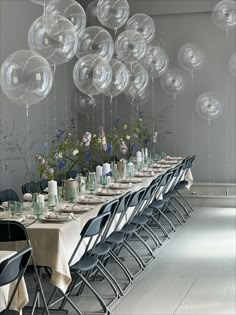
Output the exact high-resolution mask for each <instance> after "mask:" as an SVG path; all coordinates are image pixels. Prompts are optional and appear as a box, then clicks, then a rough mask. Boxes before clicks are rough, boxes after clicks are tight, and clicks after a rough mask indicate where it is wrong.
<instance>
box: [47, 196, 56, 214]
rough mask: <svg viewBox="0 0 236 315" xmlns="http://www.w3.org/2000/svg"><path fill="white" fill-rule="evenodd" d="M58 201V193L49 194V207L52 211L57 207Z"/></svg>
mask: <svg viewBox="0 0 236 315" xmlns="http://www.w3.org/2000/svg"><path fill="white" fill-rule="evenodd" d="M57 202H58V199H57V195H48V208H49V209H50V210H51V211H54V210H55V209H56V207H57Z"/></svg>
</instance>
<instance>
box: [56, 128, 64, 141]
mask: <svg viewBox="0 0 236 315" xmlns="http://www.w3.org/2000/svg"><path fill="white" fill-rule="evenodd" d="M64 134H65V131H64V130H62V129H57V130H56V138H57V141H60V140H61V139H62V138H63V137H64Z"/></svg>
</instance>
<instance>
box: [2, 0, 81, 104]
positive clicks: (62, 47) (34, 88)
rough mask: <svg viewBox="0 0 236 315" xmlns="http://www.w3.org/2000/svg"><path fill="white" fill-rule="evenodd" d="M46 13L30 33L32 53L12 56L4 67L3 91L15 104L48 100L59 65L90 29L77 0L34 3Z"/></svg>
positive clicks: (73, 50)
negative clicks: (85, 31) (56, 68)
mask: <svg viewBox="0 0 236 315" xmlns="http://www.w3.org/2000/svg"><path fill="white" fill-rule="evenodd" d="M31 1H32V2H34V3H36V4H40V5H43V6H44V13H43V15H42V16H40V17H39V18H38V19H36V21H34V22H33V23H32V25H31V27H30V29H29V32H28V45H29V48H30V50H27V51H25V50H23V51H17V52H15V53H13V54H12V55H10V56H9V57H8V58H7V59H6V60H5V62H4V63H3V65H2V67H1V88H2V90H3V92H4V93H5V94H6V96H7V97H8V98H9V99H10V100H11V101H12V102H15V103H18V104H23V105H25V106H26V107H27V109H28V108H29V106H31V105H33V104H36V103H39V102H40V101H42V100H43V99H44V98H46V97H47V96H48V94H49V92H50V90H51V88H52V86H53V79H54V76H53V71H52V68H54V72H55V67H56V66H57V65H61V64H64V63H66V62H68V61H70V60H71V59H72V58H73V57H74V56H75V54H76V52H77V47H78V36H79V34H80V33H81V32H82V31H83V30H84V29H85V27H86V14H85V12H84V9H83V8H82V6H81V5H80V4H79V3H78V2H77V1H76V0H67V1H64V0H31Z"/></svg>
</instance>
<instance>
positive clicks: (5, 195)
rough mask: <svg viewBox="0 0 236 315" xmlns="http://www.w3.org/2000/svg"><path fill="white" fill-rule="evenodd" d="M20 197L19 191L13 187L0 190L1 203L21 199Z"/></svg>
mask: <svg viewBox="0 0 236 315" xmlns="http://www.w3.org/2000/svg"><path fill="white" fill-rule="evenodd" d="M19 200H20V198H19V196H18V195H17V193H16V192H15V191H14V190H12V189H6V190H3V191H0V204H1V203H3V202H5V201H19Z"/></svg>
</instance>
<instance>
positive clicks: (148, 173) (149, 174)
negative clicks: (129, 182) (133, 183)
mask: <svg viewBox="0 0 236 315" xmlns="http://www.w3.org/2000/svg"><path fill="white" fill-rule="evenodd" d="M135 176H136V177H153V175H152V174H151V173H150V172H139V173H136V174H135Z"/></svg>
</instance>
